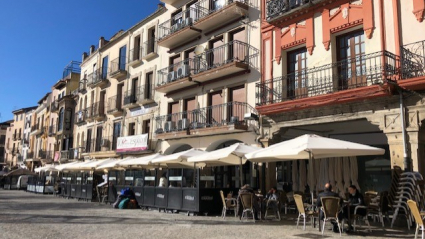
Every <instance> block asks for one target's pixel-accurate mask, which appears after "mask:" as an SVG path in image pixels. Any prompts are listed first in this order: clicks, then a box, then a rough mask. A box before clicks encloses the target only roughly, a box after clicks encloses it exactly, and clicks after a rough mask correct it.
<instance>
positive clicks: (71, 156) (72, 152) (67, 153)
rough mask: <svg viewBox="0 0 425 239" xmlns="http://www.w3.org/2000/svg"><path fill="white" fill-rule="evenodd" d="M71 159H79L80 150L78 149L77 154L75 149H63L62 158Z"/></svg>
mask: <svg viewBox="0 0 425 239" xmlns="http://www.w3.org/2000/svg"><path fill="white" fill-rule="evenodd" d="M71 159H78V151H77V155H75V150H74V149H69V150H62V151H61V160H71Z"/></svg>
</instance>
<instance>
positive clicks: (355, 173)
mask: <svg viewBox="0 0 425 239" xmlns="http://www.w3.org/2000/svg"><path fill="white" fill-rule="evenodd" d="M350 176H351V184H353V185H354V186H356V188H357V190H359V191H361V190H360V185H359V183H358V180H359V167H358V165H357V157H354V156H351V157H350Z"/></svg>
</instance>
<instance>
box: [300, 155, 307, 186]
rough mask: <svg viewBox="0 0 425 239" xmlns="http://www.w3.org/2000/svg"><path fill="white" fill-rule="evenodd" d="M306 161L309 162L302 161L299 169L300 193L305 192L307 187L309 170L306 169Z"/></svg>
mask: <svg viewBox="0 0 425 239" xmlns="http://www.w3.org/2000/svg"><path fill="white" fill-rule="evenodd" d="M306 161H307V160H300V169H299V175H300V176H299V178H300V185H299V189H300V191H303V192H304V189H305V185H307V171H306V170H307V168H306Z"/></svg>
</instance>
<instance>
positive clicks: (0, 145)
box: [0, 120, 13, 170]
mask: <svg viewBox="0 0 425 239" xmlns="http://www.w3.org/2000/svg"><path fill="white" fill-rule="evenodd" d="M12 122H13V120H9V121H5V122H2V123H0V170H1V169H3V167H4V166H6V165H7V160H6V159H7V158H8V156H9V149H8V148H9V147H8V145H7V140H6V134H7V131H8V130H9V128H10V124H11V123H12Z"/></svg>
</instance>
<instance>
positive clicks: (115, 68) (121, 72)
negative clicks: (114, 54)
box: [109, 56, 127, 80]
mask: <svg viewBox="0 0 425 239" xmlns="http://www.w3.org/2000/svg"><path fill="white" fill-rule="evenodd" d="M126 60H127V59H126V57H122V56H120V57H118V58H115V59H114V60H112V61H111V68H110V72H109V76H110V77H111V78H114V79H117V80H119V79H122V78H123V77H124V76H127V70H126V64H127V62H126Z"/></svg>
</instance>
